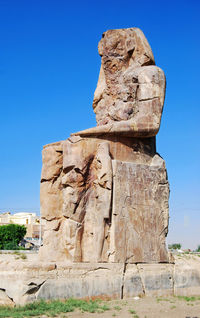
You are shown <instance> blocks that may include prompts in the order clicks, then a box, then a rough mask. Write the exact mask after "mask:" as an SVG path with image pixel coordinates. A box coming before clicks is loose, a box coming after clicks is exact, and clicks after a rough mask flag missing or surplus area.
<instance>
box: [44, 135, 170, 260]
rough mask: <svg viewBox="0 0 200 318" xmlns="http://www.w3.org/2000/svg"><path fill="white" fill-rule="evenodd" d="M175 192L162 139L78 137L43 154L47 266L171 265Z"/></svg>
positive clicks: (61, 143)
mask: <svg viewBox="0 0 200 318" xmlns="http://www.w3.org/2000/svg"><path fill="white" fill-rule="evenodd" d="M168 197H169V185H168V180H167V173H166V169H165V162H164V160H163V159H162V158H161V157H160V156H159V155H158V154H157V153H156V149H155V137H152V138H143V139H140V138H129V137H119V136H117V137H109V138H108V137H106V139H103V138H80V137H78V136H76V137H75V136H74V137H71V138H69V139H67V140H65V141H62V142H58V143H54V144H50V145H47V146H45V147H44V150H43V168H42V179H41V214H42V217H43V219H45V220H46V230H45V234H44V241H43V247H41V249H40V252H39V256H40V260H44V261H62V262H65V261H67V262H86V263H87V262H88V263H96V262H100V263H101V262H106V263H126V264H127V263H160V262H161V263H163V262H165V263H167V262H168V261H169V259H168V253H167V251H166V247H165V237H166V235H167V231H168Z"/></svg>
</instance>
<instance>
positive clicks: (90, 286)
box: [0, 254, 200, 305]
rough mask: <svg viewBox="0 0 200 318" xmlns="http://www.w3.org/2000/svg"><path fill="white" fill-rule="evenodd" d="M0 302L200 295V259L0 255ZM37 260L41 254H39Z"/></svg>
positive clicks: (186, 256) (194, 257) (18, 302)
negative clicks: (69, 259)
mask: <svg viewBox="0 0 200 318" xmlns="http://www.w3.org/2000/svg"><path fill="white" fill-rule="evenodd" d="M0 256H1V257H0V303H1V304H7V305H15V304H25V303H27V302H32V301H35V300H39V299H46V300H48V299H67V298H71V297H72V298H84V299H96V298H100V299H120V298H121V299H126V298H130V297H134V296H140V297H141V296H168V295H174V296H179V295H182V296H192V295H200V259H199V257H198V255H197V256H195V255H192V256H189V255H183V256H181V257H180V256H178V257H175V263H174V264H137V265H136V264H127V265H125V264H120V263H119V264H111V263H110V264H109V263H98V264H97V263H96V264H88V263H75V264H71V265H70V264H63V263H56V264H55V263H44V262H42V263H40V262H38V261H37V260H36V259H35V261H34V260H33V258H32V260H31V261H30V260H29V256H28V259H27V260H23V261H22V260H21V259H19V260H15V259H14V258H15V256H14V255H9V258H10V261H8V260H4V255H3V254H2V255H0ZM35 258H37V255H35Z"/></svg>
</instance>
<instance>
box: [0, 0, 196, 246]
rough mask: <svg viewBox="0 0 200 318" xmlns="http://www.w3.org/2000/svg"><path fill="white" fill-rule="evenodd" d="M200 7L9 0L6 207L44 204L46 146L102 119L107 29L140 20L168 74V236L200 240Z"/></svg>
mask: <svg viewBox="0 0 200 318" xmlns="http://www.w3.org/2000/svg"><path fill="white" fill-rule="evenodd" d="M199 14H200V1H199V0H188V1H186V0H182V1H179V0H174V1H171V0H168V1H165V0H163V1H156V0H155V1H153V0H152V1H146V0H143V1H139V0H137V1H136V0H129V1H127V0H124V1H118V0H115V1H113V0H111V1H109V0H107V1H104V0H102V1H94V0H93V1H87V0H85V1H79V0H77V1H67V0H66V1H64V0H39V1H38V0H34V1H33V0H29V1H27V0H26V1H22V0H18V1H16V0H13V1H12V0H0V110H1V115H0V212H5V211H11V212H12V213H14V212H22V211H29V212H37V213H38V214H39V213H40V203H39V188H40V174H41V167H42V160H41V151H42V147H43V145H45V144H48V143H51V142H55V141H59V140H64V139H66V138H68V137H69V136H70V133H71V132H76V131H79V130H82V129H85V128H89V127H93V126H95V125H96V121H95V116H94V113H93V110H92V100H93V94H94V90H95V87H96V84H97V80H98V74H99V69H100V62H101V60H100V57H99V55H98V51H97V45H98V42H99V40H100V39H101V35H102V33H103V32H104V31H106V30H108V29H117V28H118V29H119V28H128V27H139V28H140V29H142V31H143V32H144V34H145V36H146V37H147V39H148V41H149V43H150V45H151V47H152V50H153V53H154V57H155V60H156V64H157V65H158V66H159V67H161V68H162V69H163V70H164V72H165V74H166V78H167V90H166V99H165V105H164V112H163V117H162V122H161V128H160V131H159V133H158V135H157V151H158V153H159V154H160V155H161V156H162V157H163V158H164V159H165V161H166V167H167V170H168V178H169V183H170V220H169V234H168V238H167V242H168V243H181V244H182V246H183V248H192V249H194V248H196V247H197V245H200V186H199V183H200V169H199V164H200V160H199V158H200V143H199V139H200V129H199V122H200V105H199V99H200V96H199V95H200V82H199V70H200V36H199V34H200V19H199Z"/></svg>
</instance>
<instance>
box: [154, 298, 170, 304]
mask: <svg viewBox="0 0 200 318" xmlns="http://www.w3.org/2000/svg"><path fill="white" fill-rule="evenodd" d="M156 300H157V302H158V303H159V302H160V301H170V300H169V299H168V298H157V299H156Z"/></svg>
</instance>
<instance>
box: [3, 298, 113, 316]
mask: <svg viewBox="0 0 200 318" xmlns="http://www.w3.org/2000/svg"><path fill="white" fill-rule="evenodd" d="M75 309H79V310H81V311H82V312H90V313H95V312H104V311H106V310H109V309H110V308H109V307H108V306H107V305H101V304H100V303H99V302H98V301H97V300H96V301H92V300H89V301H86V300H81V299H80V300H79V299H68V300H66V301H63V302H62V301H60V300H54V301H51V302H46V301H44V300H41V301H39V302H34V303H31V304H27V305H25V306H17V307H15V308H11V307H5V306H0V317H2V318H5V317H12V318H24V317H33V316H39V315H44V314H45V315H48V316H49V315H50V316H52V317H56V316H57V315H58V314H60V313H67V312H72V311H74V310H75Z"/></svg>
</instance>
